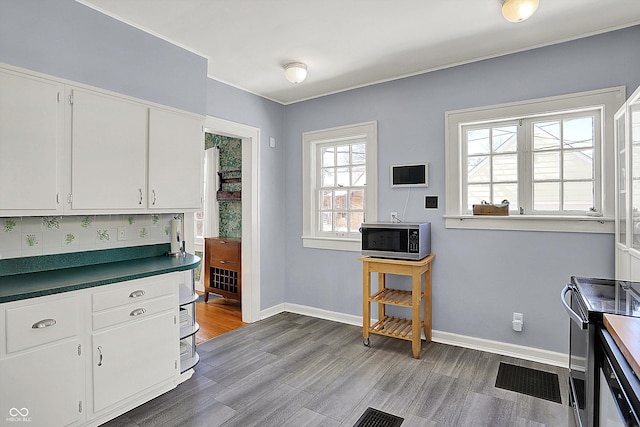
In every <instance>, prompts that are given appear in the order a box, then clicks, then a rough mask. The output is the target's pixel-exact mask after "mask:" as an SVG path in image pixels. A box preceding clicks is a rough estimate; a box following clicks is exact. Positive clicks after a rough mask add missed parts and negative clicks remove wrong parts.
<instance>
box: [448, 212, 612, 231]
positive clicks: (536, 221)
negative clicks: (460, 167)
mask: <svg viewBox="0 0 640 427" xmlns="http://www.w3.org/2000/svg"><path fill="white" fill-rule="evenodd" d="M444 219H445V227H446V228H466V229H476V230H515V231H556V232H567V233H611V234H613V233H614V226H615V221H614V219H613V218H606V217H589V216H562V217H559V216H544V215H510V216H487V215H476V216H473V215H445V216H444Z"/></svg>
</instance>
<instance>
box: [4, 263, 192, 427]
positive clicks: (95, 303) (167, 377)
mask: <svg viewBox="0 0 640 427" xmlns="http://www.w3.org/2000/svg"><path fill="white" fill-rule="evenodd" d="M184 274H185V273H184V272H175V273H167V274H161V275H157V276H152V277H147V278H143V279H136V280H131V281H126V282H121V283H117V284H113V285H105V286H100V287H97V288H91V289H84V290H79V291H74V292H67V293H64V294H59V295H53V296H45V297H38V298H32V299H27V300H21V301H16V302H9V303H4V304H0V333H1V334H2V336H1V339H0V414H1V415H0V417H1V418H0V419H2V418H6V419H7V420H10V421H12V422H14V421H15V422H29V425H30V426H47V427H48V426H54V425H55V426H69V425H71V426H74V425H77V426H80V425H82V426H85V425H86V426H97V425H100V424H102V423H105V422H107V421H108V420H110V419H113V418H115V417H117V416H118V415H121V414H123V413H124V412H126V411H128V410H130V409H133V408H135V407H137V406H139V405H141V404H143V403H145V402H147V401H149V400H151V399H153V398H155V397H157V396H159V395H160V394H162V393H164V392H166V391H169V390H171V389H173V388H175V387H176V385H177V384H178V383H179V382H180V381H182V380H184V374H183V375H181V361H180V338H181V336H180V325H179V323H180V322H179V317H178V310H179V308H178V307H179V298H178V293H179V287H181V286H182V285H181V283H183V282H184V279H183V278H184ZM13 418H15V419H13Z"/></svg>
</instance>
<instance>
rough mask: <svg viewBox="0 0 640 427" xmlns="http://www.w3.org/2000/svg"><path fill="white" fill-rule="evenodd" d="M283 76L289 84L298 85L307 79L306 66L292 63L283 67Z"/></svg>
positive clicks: (300, 63)
mask: <svg viewBox="0 0 640 427" xmlns="http://www.w3.org/2000/svg"><path fill="white" fill-rule="evenodd" d="M284 76H285V77H286V78H287V80H289V81H290V82H291V83H294V84H298V83H300V82H302V81H303V80H304V79H306V78H307V65H306V64H303V63H302V62H292V63H291V64H287V65H285V66H284Z"/></svg>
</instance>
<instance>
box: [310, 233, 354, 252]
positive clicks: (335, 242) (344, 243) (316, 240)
mask: <svg viewBox="0 0 640 427" xmlns="http://www.w3.org/2000/svg"><path fill="white" fill-rule="evenodd" d="M302 246H304V247H305V248H314V249H331V250H336V251H352V252H361V251H362V243H361V241H360V239H346V238H340V239H339V238H332V237H315V236H302Z"/></svg>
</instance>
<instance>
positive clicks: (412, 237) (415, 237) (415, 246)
mask: <svg viewBox="0 0 640 427" xmlns="http://www.w3.org/2000/svg"><path fill="white" fill-rule="evenodd" d="M419 252H420V231H419V230H409V253H411V254H417V253H419Z"/></svg>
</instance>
